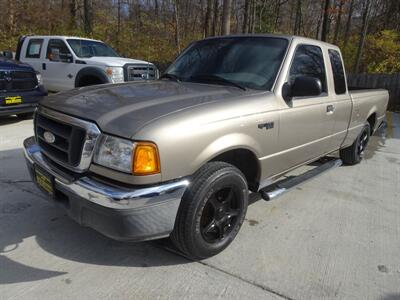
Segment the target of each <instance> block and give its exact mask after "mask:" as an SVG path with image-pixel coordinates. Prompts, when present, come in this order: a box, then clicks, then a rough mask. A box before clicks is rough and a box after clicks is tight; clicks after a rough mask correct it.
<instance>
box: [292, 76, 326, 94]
mask: <svg viewBox="0 0 400 300" xmlns="http://www.w3.org/2000/svg"><path fill="white" fill-rule="evenodd" d="M321 93H322V83H321V80H319V78H315V77H308V76H299V77H296V79H295V80H294V82H293V84H292V87H291V96H292V97H306V96H319V95H321Z"/></svg>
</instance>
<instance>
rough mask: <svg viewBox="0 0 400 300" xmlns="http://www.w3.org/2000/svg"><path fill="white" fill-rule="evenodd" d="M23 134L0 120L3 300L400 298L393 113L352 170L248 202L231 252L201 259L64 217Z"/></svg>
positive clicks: (399, 178) (24, 126) (27, 128)
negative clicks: (36, 178)
mask: <svg viewBox="0 0 400 300" xmlns="http://www.w3.org/2000/svg"><path fill="white" fill-rule="evenodd" d="M32 134H33V129H32V120H28V121H19V120H18V119H17V118H14V117H7V118H1V119H0V299H1V300H5V299H210V298H212V299H384V300H394V299H400V255H399V253H400V117H399V114H394V113H388V128H387V129H386V131H383V130H381V131H380V132H378V133H377V134H376V135H375V136H374V137H372V139H371V141H370V145H369V147H368V151H367V153H366V157H365V159H364V160H363V161H362V163H361V164H359V165H357V166H351V167H347V166H342V167H339V168H336V169H333V170H330V171H328V172H326V173H324V174H323V175H321V176H319V177H317V178H315V179H313V180H311V181H308V182H307V183H305V184H304V185H302V186H301V187H298V188H297V189H295V190H293V191H291V192H290V193H287V194H285V195H283V196H281V197H279V198H277V199H275V200H273V201H270V202H266V201H263V200H260V201H258V200H259V199H260V198H259V196H258V195H257V194H253V195H252V200H253V202H254V203H253V204H251V205H250V206H249V209H248V213H247V218H246V221H245V223H244V225H243V227H242V229H241V231H240V232H239V235H238V236H237V238H236V240H235V241H234V242H233V244H232V245H231V246H230V247H229V248H228V249H226V250H225V251H223V252H222V253H221V254H219V255H217V256H215V257H213V258H210V259H207V260H204V261H201V262H192V261H190V260H187V259H186V258H184V257H182V256H180V255H177V254H175V253H174V252H172V251H170V250H168V249H167V248H166V247H165V243H164V242H163V241H161V242H147V243H138V244H132V243H121V242H115V241H112V240H110V239H108V238H106V237H103V236H102V235H100V234H98V233H96V232H95V231H93V230H91V229H89V228H84V227H81V226H79V225H77V224H76V223H75V222H74V221H72V220H70V219H69V218H68V217H67V216H66V215H65V213H64V212H63V211H62V210H61V209H60V208H58V207H54V206H53V205H52V204H51V203H49V202H47V201H45V200H44V197H43V195H42V194H41V192H40V191H39V190H37V188H36V187H34V185H33V183H32V182H31V181H30V178H29V175H28V173H27V171H26V168H25V161H24V158H23V151H22V141H23V139H24V138H25V137H28V136H30V135H32ZM306 168H307V167H304V168H303V169H306ZM299 171H301V170H296V171H295V173H298V172H299ZM293 174H294V173H293Z"/></svg>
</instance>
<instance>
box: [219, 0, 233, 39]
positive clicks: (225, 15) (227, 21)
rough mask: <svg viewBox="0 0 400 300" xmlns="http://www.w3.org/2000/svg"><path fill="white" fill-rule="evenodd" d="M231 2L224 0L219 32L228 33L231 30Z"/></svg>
mask: <svg viewBox="0 0 400 300" xmlns="http://www.w3.org/2000/svg"><path fill="white" fill-rule="evenodd" d="M231 4H232V0H224V2H223V7H222V23H221V34H222V35H228V34H229V33H230V30H231Z"/></svg>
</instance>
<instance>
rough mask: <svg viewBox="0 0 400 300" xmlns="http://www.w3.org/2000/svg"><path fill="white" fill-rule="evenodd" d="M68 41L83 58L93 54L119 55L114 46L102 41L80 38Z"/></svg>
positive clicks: (77, 54)
mask: <svg viewBox="0 0 400 300" xmlns="http://www.w3.org/2000/svg"><path fill="white" fill-rule="evenodd" d="M67 42H68V44H69V45H70V46H71V48H72V50H74V52H75V54H76V56H78V57H81V58H83V57H93V56H108V57H119V55H118V54H117V52H115V51H114V49H113V48H111V47H110V46H108V45H106V44H104V43H102V42H96V41H90V40H80V39H68V40H67Z"/></svg>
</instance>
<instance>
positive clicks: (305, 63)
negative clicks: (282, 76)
mask: <svg viewBox="0 0 400 300" xmlns="http://www.w3.org/2000/svg"><path fill="white" fill-rule="evenodd" d="M299 76H309V77H315V78H318V79H319V80H321V84H322V92H323V93H326V92H327V88H326V74H325V64H324V57H323V55H322V50H321V48H320V47H318V46H311V45H300V46H298V47H297V49H296V53H295V54H294V58H293V61H292V66H291V67H290V72H289V83H290V84H293V82H294V80H295V79H296V77H299Z"/></svg>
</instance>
